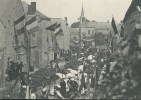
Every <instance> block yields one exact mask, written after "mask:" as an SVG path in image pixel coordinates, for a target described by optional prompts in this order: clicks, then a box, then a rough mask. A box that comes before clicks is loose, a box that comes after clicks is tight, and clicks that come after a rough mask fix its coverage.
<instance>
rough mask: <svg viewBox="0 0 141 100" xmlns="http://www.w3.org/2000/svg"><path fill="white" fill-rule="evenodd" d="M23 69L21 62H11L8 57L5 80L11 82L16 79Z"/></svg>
mask: <svg viewBox="0 0 141 100" xmlns="http://www.w3.org/2000/svg"><path fill="white" fill-rule="evenodd" d="M23 67H24V65H23V62H22V61H20V60H17V61H12V60H11V59H10V57H8V60H7V69H6V74H7V80H8V81H12V80H15V79H17V77H18V76H19V75H20V74H21V73H22V68H23Z"/></svg>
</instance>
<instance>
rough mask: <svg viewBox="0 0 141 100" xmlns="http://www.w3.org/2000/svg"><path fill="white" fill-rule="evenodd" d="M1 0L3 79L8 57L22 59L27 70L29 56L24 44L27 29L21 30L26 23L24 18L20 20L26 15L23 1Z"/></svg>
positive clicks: (24, 69) (0, 48)
mask: <svg viewBox="0 0 141 100" xmlns="http://www.w3.org/2000/svg"><path fill="white" fill-rule="evenodd" d="M0 2H1V3H0V9H1V12H0V38H1V39H0V54H1V56H0V58H1V59H0V63H1V64H0V71H1V72H0V73H1V76H0V77H1V79H0V80H1V81H3V79H4V74H5V70H6V69H7V58H8V57H10V58H11V59H10V60H13V61H15V60H18V59H20V60H21V61H22V62H23V64H24V65H25V67H24V68H23V71H26V69H27V59H26V57H27V56H26V50H25V48H24V46H23V45H24V41H25V38H24V35H25V31H24V30H23V31H22V30H21V29H22V27H23V26H24V25H25V23H23V20H24V19H23V20H18V19H19V18H21V17H22V16H23V15H24V9H23V6H22V2H21V0H1V1H0ZM17 20H18V21H17ZM15 21H17V24H16V25H15V24H14V23H15ZM16 33H17V34H18V35H17V39H18V42H17V41H15V34H16ZM16 43H18V46H16ZM17 51H18V52H17ZM0 83H1V84H2V83H3V82H0Z"/></svg>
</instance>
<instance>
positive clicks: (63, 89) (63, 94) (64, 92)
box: [60, 79, 66, 98]
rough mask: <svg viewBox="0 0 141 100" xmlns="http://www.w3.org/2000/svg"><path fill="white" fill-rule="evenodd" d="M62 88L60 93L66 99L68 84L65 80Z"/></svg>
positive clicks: (62, 80) (62, 82)
mask: <svg viewBox="0 0 141 100" xmlns="http://www.w3.org/2000/svg"><path fill="white" fill-rule="evenodd" d="M60 86H61V88H60V93H61V95H62V96H63V97H64V98H66V82H65V81H64V79H61V82H60Z"/></svg>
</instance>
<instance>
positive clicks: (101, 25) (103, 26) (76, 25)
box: [71, 22, 112, 29]
mask: <svg viewBox="0 0 141 100" xmlns="http://www.w3.org/2000/svg"><path fill="white" fill-rule="evenodd" d="M71 28H79V22H75V23H73V24H72V25H71ZM82 28H96V29H107V28H108V29H111V28H112V26H111V23H109V22H85V23H83V24H82Z"/></svg>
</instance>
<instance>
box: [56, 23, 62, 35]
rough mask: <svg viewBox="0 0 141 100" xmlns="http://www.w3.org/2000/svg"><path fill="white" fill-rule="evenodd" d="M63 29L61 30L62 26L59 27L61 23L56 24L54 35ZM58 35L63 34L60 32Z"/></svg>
mask: <svg viewBox="0 0 141 100" xmlns="http://www.w3.org/2000/svg"><path fill="white" fill-rule="evenodd" d="M62 32H63V30H62V27H61V24H60V23H59V24H57V28H56V29H55V31H54V35H59V33H62ZM60 35H63V34H60Z"/></svg>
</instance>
